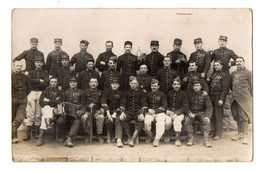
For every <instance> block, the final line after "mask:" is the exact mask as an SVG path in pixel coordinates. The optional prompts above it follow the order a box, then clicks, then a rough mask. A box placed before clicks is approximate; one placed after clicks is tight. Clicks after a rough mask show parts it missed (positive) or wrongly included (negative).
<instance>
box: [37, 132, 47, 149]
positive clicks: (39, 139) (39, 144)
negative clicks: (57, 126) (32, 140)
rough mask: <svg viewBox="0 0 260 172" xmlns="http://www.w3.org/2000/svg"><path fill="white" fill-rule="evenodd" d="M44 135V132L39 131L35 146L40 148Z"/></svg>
mask: <svg viewBox="0 0 260 172" xmlns="http://www.w3.org/2000/svg"><path fill="white" fill-rule="evenodd" d="M44 134H45V130H43V129H40V134H39V137H38V140H37V143H36V146H42V145H43V144H44Z"/></svg>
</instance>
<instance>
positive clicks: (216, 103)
mask: <svg viewBox="0 0 260 172" xmlns="http://www.w3.org/2000/svg"><path fill="white" fill-rule="evenodd" d="M222 68H223V65H222V62H221V61H218V60H217V61H215V62H214V72H213V73H212V74H211V75H210V77H209V78H207V81H208V82H209V96H210V99H211V102H212V105H213V114H212V117H211V126H212V130H213V139H214V140H219V139H221V137H222V125H223V105H224V101H225V99H226V96H227V94H228V91H229V85H230V77H229V76H228V75H227V74H226V73H225V72H223V71H222Z"/></svg>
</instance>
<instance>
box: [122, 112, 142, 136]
mask: <svg viewBox="0 0 260 172" xmlns="http://www.w3.org/2000/svg"><path fill="white" fill-rule="evenodd" d="M125 114H126V119H125V120H123V121H121V120H120V123H121V125H122V128H123V130H124V132H125V134H126V136H127V138H128V139H130V138H131V134H130V128H129V125H130V124H129V122H130V121H131V120H135V121H136V124H135V131H137V132H138V133H140V132H141V131H142V129H143V127H144V121H138V119H137V117H138V115H137V114H134V113H129V112H125Z"/></svg>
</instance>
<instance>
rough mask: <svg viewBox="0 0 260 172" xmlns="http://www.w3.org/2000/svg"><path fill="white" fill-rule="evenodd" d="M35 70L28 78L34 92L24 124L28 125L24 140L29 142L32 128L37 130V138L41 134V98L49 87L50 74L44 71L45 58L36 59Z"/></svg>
mask: <svg viewBox="0 0 260 172" xmlns="http://www.w3.org/2000/svg"><path fill="white" fill-rule="evenodd" d="M34 60H35V66H36V67H35V69H34V70H32V71H31V72H29V74H28V78H29V79H30V83H31V86H32V91H31V92H30V94H29V95H28V102H27V109H26V111H27V114H26V119H24V123H25V125H26V127H27V128H26V137H25V138H24V139H23V140H24V141H27V140H29V139H30V138H31V130H32V126H34V127H35V129H36V136H37V135H38V133H39V128H40V125H41V106H40V96H41V94H42V91H43V90H44V89H45V88H46V87H47V86H48V82H49V74H48V72H47V71H46V70H43V69H42V66H43V65H44V58H43V56H36V57H35V59H34Z"/></svg>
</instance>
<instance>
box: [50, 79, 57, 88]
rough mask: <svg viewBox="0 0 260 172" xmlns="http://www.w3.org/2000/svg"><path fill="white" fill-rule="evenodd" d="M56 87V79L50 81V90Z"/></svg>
mask: <svg viewBox="0 0 260 172" xmlns="http://www.w3.org/2000/svg"><path fill="white" fill-rule="evenodd" d="M57 85H58V80H57V79H56V78H53V79H51V80H50V86H51V87H52V88H54V87H57Z"/></svg>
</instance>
